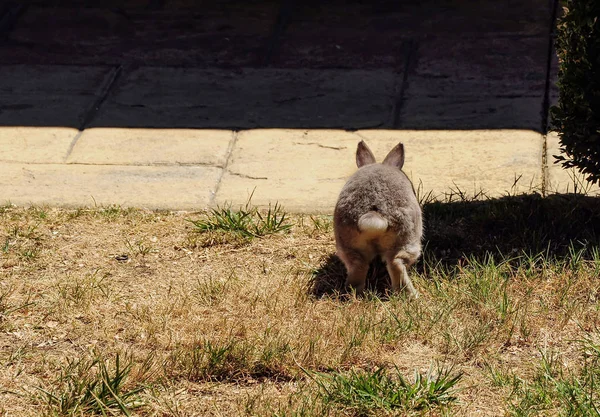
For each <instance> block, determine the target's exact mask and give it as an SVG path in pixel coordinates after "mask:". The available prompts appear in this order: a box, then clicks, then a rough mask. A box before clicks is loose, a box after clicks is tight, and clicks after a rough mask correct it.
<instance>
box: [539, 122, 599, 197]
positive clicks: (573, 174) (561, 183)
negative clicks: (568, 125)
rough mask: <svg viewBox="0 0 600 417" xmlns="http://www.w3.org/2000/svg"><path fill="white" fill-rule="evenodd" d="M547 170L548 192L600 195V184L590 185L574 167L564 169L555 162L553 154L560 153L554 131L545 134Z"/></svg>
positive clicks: (558, 141) (558, 142) (556, 135)
mask: <svg viewBox="0 0 600 417" xmlns="http://www.w3.org/2000/svg"><path fill="white" fill-rule="evenodd" d="M546 149H547V151H546V152H547V158H546V160H547V170H546V190H547V192H548V193H574V192H578V193H586V194H589V195H594V196H600V185H591V184H589V183H588V182H587V181H586V180H585V176H584V175H582V174H581V173H579V172H578V171H577V170H575V168H569V169H565V168H563V167H562V166H561V165H560V164H555V163H554V161H555V158H554V155H560V140H559V137H558V134H557V133H556V132H548V135H547V136H546Z"/></svg>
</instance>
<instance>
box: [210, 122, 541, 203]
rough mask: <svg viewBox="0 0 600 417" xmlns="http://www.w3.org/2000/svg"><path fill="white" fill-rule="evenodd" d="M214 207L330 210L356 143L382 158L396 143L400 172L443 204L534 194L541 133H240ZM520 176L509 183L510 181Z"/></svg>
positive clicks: (538, 184)
mask: <svg viewBox="0 0 600 417" xmlns="http://www.w3.org/2000/svg"><path fill="white" fill-rule="evenodd" d="M239 135H240V136H239V138H238V141H237V142H236V145H235V147H234V149H233V152H232V156H231V160H230V164H229V166H228V168H227V171H226V173H225V175H224V176H223V179H222V181H221V184H220V187H219V191H218V193H217V196H216V199H215V202H216V203H218V204H224V203H226V202H229V203H232V204H234V205H239V204H245V202H246V201H247V199H248V197H249V196H250V194H251V193H252V192H253V191H254V195H253V200H252V201H253V203H254V204H257V205H260V206H265V205H268V204H269V203H271V204H274V203H275V202H279V203H281V204H283V205H284V206H285V207H286V208H287V209H288V210H291V211H300V212H324V213H331V212H332V210H333V207H334V205H335V202H336V200H337V196H338V194H339V191H340V190H341V188H342V186H343V184H344V183H345V181H346V180H347V178H348V177H349V176H350V175H352V173H353V172H354V171H355V170H356V165H355V152H356V145H357V143H358V142H359V141H360V140H361V139H365V140H366V142H367V144H368V145H369V146H370V147H371V149H372V150H373V152H374V153H375V155H376V158H377V160H378V161H382V160H383V158H384V157H385V155H386V154H387V152H389V150H390V149H391V148H392V147H394V146H395V145H396V144H397V143H398V142H403V143H404V144H405V147H406V163H405V172H406V173H407V175H409V176H410V177H411V179H412V180H413V182H414V185H415V188H416V189H417V193H418V194H419V196H421V197H424V196H427V195H429V196H430V197H435V198H438V199H444V198H445V197H446V196H448V195H449V194H451V193H455V194H456V192H457V191H459V190H460V191H462V192H464V193H465V195H466V196H467V197H473V196H474V195H476V194H478V193H479V192H480V191H484V192H485V193H486V195H489V196H491V197H498V196H501V195H506V194H507V193H521V192H531V191H540V190H541V185H542V178H541V177H542V149H543V138H542V135H541V134H538V133H535V132H531V131H519V130H515V131H507V130H504V131H494V130H489V131H468V132H458V131H448V132H436V131H397V130H361V131H358V132H356V133H350V132H343V131H318V130H309V131H303V130H280V129H272V130H252V131H247V132H240V133H239ZM519 176H520V177H521V178H520V180H518V181H517V184H516V185H514V182H515V178H518V177H519Z"/></svg>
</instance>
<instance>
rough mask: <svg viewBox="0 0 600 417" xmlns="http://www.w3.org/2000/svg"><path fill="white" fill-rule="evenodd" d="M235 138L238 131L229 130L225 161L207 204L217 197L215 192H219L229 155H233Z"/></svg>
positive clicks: (210, 203)
mask: <svg viewBox="0 0 600 417" xmlns="http://www.w3.org/2000/svg"><path fill="white" fill-rule="evenodd" d="M237 140H238V132H236V131H235V130H232V131H231V140H230V141H229V145H228V146H227V151H226V152H225V163H224V164H223V167H221V173H220V175H219V177H218V178H217V183H216V184H215V189H214V191H213V192H212V193H211V196H210V198H209V200H208V205H209V206H212V205H213V204H214V202H215V200H216V198H217V193H218V192H219V190H220V188H221V183H222V182H223V176H224V175H225V172H227V167H228V166H229V162H230V161H231V157H232V155H233V148H235V145H236V143H237Z"/></svg>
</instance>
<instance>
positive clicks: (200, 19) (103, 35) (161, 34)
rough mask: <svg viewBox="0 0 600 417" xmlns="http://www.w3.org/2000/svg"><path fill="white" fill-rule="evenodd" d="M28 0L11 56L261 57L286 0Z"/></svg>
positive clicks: (116, 59)
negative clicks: (171, 3)
mask: <svg viewBox="0 0 600 417" xmlns="http://www.w3.org/2000/svg"><path fill="white" fill-rule="evenodd" d="M91 4H92V5H94V6H95V7H87V8H84V7H52V8H50V7H40V6H31V7H29V8H27V10H26V11H25V13H24V14H23V16H21V18H20V19H19V21H18V23H17V24H16V25H15V27H14V29H13V30H12V32H11V35H10V39H9V42H7V43H4V44H3V45H2V46H0V57H2V61H4V62H19V63H44V64H48V63H53V64H54V63H56V64H112V65H118V64H123V63H133V64H145V65H150V64H161V65H169V66H181V65H187V66H226V67H229V66H247V65H256V63H257V62H258V61H259V56H260V54H261V53H262V52H263V51H262V48H263V47H264V45H265V41H266V38H267V37H268V36H269V33H270V30H271V26H272V25H273V23H274V21H275V19H276V16H277V10H278V6H277V4H276V3H272V2H260V3H250V4H239V3H238V4H236V5H235V7H227V5H226V4H222V2H202V4H197V5H196V7H195V8H194V9H192V10H176V9H169V10H160V9H152V8H149V9H140V8H139V7H132V8H129V9H124V8H123V7H122V6H121V7H105V6H104V4H102V3H100V2H92V3H91Z"/></svg>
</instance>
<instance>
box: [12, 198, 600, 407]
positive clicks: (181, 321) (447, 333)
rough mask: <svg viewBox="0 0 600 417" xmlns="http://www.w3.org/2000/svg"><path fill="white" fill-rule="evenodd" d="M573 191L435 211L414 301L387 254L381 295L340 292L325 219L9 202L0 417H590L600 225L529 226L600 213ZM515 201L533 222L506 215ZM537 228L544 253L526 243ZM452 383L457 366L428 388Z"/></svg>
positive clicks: (429, 214)
mask: <svg viewBox="0 0 600 417" xmlns="http://www.w3.org/2000/svg"><path fill="white" fill-rule="evenodd" d="M577 198H578V200H577V203H576V204H575V205H574V203H573V201H572V200H569V201H568V202H567V203H566V206H565V207H563V206H560V207H562V208H555V206H556V204H557V203H556V202H555V201H552V200H545V199H540V200H536V199H533V200H529V199H527V198H525V199H523V200H520V201H516V200H515V201H512V200H511V201H504V202H491V203H490V204H489V205H487V206H480V205H479V204H480V203H474V204H475V205H473V206H469V207H466V206H465V207H463V206H461V205H460V204H467V203H466V202H462V203H460V204H459V205H458V206H456V205H446V206H439V205H437V203H436V204H432V205H430V206H428V208H426V213H425V214H426V221H427V219H429V223H427V224H428V225H430V226H429V227H428V239H429V241H428V245H427V247H428V248H429V249H426V254H427V256H426V257H425V260H424V261H422V262H421V263H420V265H419V267H418V268H417V270H416V271H415V270H413V271H412V274H413V276H414V283H415V286H416V287H417V288H419V291H420V293H421V298H420V299H418V300H417V301H414V302H407V301H406V300H405V299H404V298H403V297H402V296H387V295H386V294H385V287H386V282H385V279H384V278H382V277H383V273H382V271H383V269H382V268H381V266H380V265H374V266H373V268H372V273H371V278H370V282H371V288H372V290H373V292H371V293H370V294H368V295H367V296H366V297H364V298H361V299H356V298H353V297H352V296H351V295H344V294H341V295H340V294H339V292H338V290H340V289H341V283H342V282H343V279H344V278H343V268H341V265H340V264H339V261H337V260H336V258H334V257H332V256H331V254H332V253H333V252H334V242H333V237H332V230H331V222H330V219H328V218H326V217H310V216H304V217H299V216H292V217H291V218H290V221H291V222H292V223H293V224H294V226H293V227H292V228H291V230H289V231H288V232H285V231H284V232H283V233H277V234H273V235H269V236H265V237H262V238H254V239H247V238H245V237H240V236H239V235H236V234H235V233H231V232H219V231H218V230H210V231H207V232H205V233H199V232H198V231H196V230H195V227H194V225H193V224H192V223H191V222H189V221H186V220H188V219H192V220H197V219H201V218H203V216H205V214H203V213H156V212H147V211H141V210H122V209H119V208H118V207H108V208H102V209H94V210H58V209H42V208H28V209H23V208H15V207H11V206H5V207H3V208H0V414H1V415H7V416H8V415H11V416H39V415H44V414H46V415H89V414H91V413H99V414H102V413H105V414H107V415H111V414H112V413H117V414H118V413H125V414H127V413H129V414H131V415H143V416H146V415H148V416H150V415H158V416H171V415H173V416H193V415H195V416H197V415H210V416H229V415H256V416H292V415H294V416H313V415H330V416H338V415H339V416H341V415H344V416H347V415H413V414H414V415H489V416H498V415H558V414H563V415H595V414H594V413H597V411H594V409H593V404H594V403H595V397H596V396H597V395H598V394H600V390H599V389H598V388H597V387H598V382H600V381H598V377H599V376H600V366H599V365H598V359H599V358H600V348H599V346H600V333H599V331H598V324H599V322H598V296H599V292H598V284H597V279H598V276H599V274H600V255H599V253H600V252H599V251H598V249H597V242H598V240H595V241H594V240H593V239H594V238H595V237H596V236H597V235H596V232H597V231H596V229H594V228H591V229H590V228H588V229H587V230H586V231H585V236H584V235H579V236H575V237H573V236H571V235H569V236H568V239H563V240H562V241H557V240H556V239H554V238H553V239H549V238H548V236H549V235H548V233H546V232H545V229H544V227H546V226H540V225H539V224H538V225H537V226H535V225H534V226H532V224H533V223H532V220H531V219H530V220H527V219H528V218H529V217H530V216H531V213H532V212H536V211H535V210H538V211H540V210H541V211H542V212H544V213H545V211H546V209H544V207H542V208H540V206H539V205H540V204H542V205H543V204H549V205H550V206H551V207H553V208H552V210H556V213H559V212H560V211H559V210H562V209H564V210H570V213H571V215H576V216H579V217H580V218H581V219H582V220H581V221H586V222H587V221H589V219H590V216H591V217H592V219H594V216H599V215H600V214H598V213H600V211H594V210H596V208H597V207H598V202H597V201H596V200H589V201H588V200H585V201H584V200H580V199H579V197H577ZM532 201H533V202H532ZM535 201H538V205H535V204H534V203H535ZM517 205H518V206H519V207H523V210H522V213H524V214H523V215H522V216H521V217H520V219H521V220H523V219H525V220H523V222H525V223H527V222H529V223H527V224H529V226H528V227H530V229H527V230H523V231H522V232H521V233H520V234H519V232H518V228H519V227H521V224H522V222H520V221H519V220H518V219H516V218H515V219H514V221H512V222H511V223H512V224H514V230H512V229H511V230H509V229H507V227H508V226H507V225H508V223H509V222H506V220H505V219H504V218H502V219H501V224H500V226H501V227H499V226H498V225H497V224H494V223H493V222H494V221H495V220H494V219H498V218H499V211H498V210H500V211H501V210H507V209H506V207H509V208H510V210H512V209H513V208H514V207H515V206H517ZM444 207H445V208H444ZM511 207H512V208H511ZM534 207H535V210H533V208H534ZM577 210H583V211H584V212H585V213H588V215H587V216H580V214H578V212H577ZM586 210H587V211H586ZM486 213H487V215H486ZM560 213H562V212H560ZM573 213H575V214H573ZM589 213H592V214H589ZM546 214H547V213H546ZM561 215H562V214H561ZM528 216H529V217H528ZM500 217H502V216H500ZM550 217H551V216H550ZM596 220H597V218H596ZM571 221H572V219H571ZM490 222H492V225H491V226H490ZM557 222H558V221H556V222H555V223H554V225H553V227H554V228H556V227H559V226H560V224H558V225H557ZM571 224H572V223H571ZM434 226H435V230H432V229H431V228H432V227H434ZM536 227H537V228H536ZM571 227H573V228H577V227H578V225H574V226H573V224H572V226H571ZM533 229H535V230H533ZM482 230H485V232H482ZM469 233H477V235H476V236H475V235H474V236H473V237H472V239H471V242H472V245H471V246H468V245H466V243H465V242H466V241H467V238H468V236H469ZM481 233H487V235H485V236H481V235H480V234H481ZM511 233H512V234H511ZM532 233H533V234H534V236H533V237H531V236H530V235H531V234H532ZM536 233H537V234H538V235H540V234H544V233H545V237H544V236H538V237H537V238H536V236H535V234H536ZM582 233H583V232H582ZM457 236H458V237H457ZM461 236H462V237H461ZM499 236H504V240H503V239H501V238H500V237H499ZM519 236H520V237H519ZM523 236H525V238H523ZM530 237H531V239H539V240H540V242H538V243H539V244H540V245H541V247H547V248H549V249H547V250H546V251H542V252H541V253H540V254H538V253H536V252H535V251H529V253H527V252H523V251H524V249H525V247H523V246H524V245H527V239H529V238H530ZM459 238H460V239H461V240H460V241H459V240H457V239H459ZM584 238H585V239H584ZM453 239H454V241H456V242H457V243H459V244H460V245H462V247H461V250H460V253H458V252H456V251H454V250H452V251H451V250H449V249H448V247H447V246H448V245H451V241H452V240H453ZM544 239H546V240H547V241H545V240H544ZM486 241H489V242H492V244H493V245H494V246H492V247H491V248H487V247H485V245H484V243H483V242H486ZM499 242H504V243H506V242H509V243H507V245H509V247H510V245H512V247H513V248H516V249H515V250H514V251H512V250H507V248H506V247H504V248H502V247H501V246H500V245H499V244H498V243H499ZM517 243H518V245H517ZM494 247H496V248H498V247H500V248H501V249H500V251H501V252H503V253H505V254H506V255H501V254H500V252H499V250H498V249H496V250H495V249H494ZM594 248H595V249H594ZM535 249H537V246H536V248H535ZM117 357H118V358H119V366H117V363H116V361H117ZM381 369H383V370H384V371H380V370H381ZM377 372H380V374H377ZM381 372H383V374H384V375H386V376H385V378H388V379H385V378H383V377H381V375H382V374H381ZM415 372H417V378H416V379H415ZM439 375H447V377H448V380H450V379H451V378H453V377H455V376H457V375H461V376H460V377H459V378H458V379H457V380H456V383H457V385H456V386H454V387H450V390H449V392H450V393H448V392H446V393H441V394H439V395H438V394H435V395H434V394H431V395H430V396H429V397H428V396H427V395H429V394H427V392H428V391H427V389H425V390H423V387H429V385H427V384H429V383H430V382H428V381H434V380H435V379H436V378H437V377H438V376H439ZM332 378H333V379H332ZM360 378H362V380H361V379H360ZM377 378H380V379H377ZM381 378H383V379H381ZM419 378H422V379H421V382H419ZM423 378H424V379H423ZM442 382H444V381H442ZM432 383H433V382H432ZM332 384H334V385H332ZM336 384H337V385H336ZM357 384H358V385H360V384H362V385H361V386H362V387H363V388H364V387H365V386H368V388H364V389H363V390H362V391H361V390H360V389H358V388H356V387H357V386H358V385H357ZM365 384H366V385H365ZM378 384H379V385H378ZM382 384H383V385H382ZM419 384H420V385H419ZM594 384H596V385H594ZM384 385H385V387H384V388H381V387H383V386H384ZM332 386H334V387H337V388H336V389H335V390H334V391H335V392H328V391H327V387H332ZM441 386H443V384H442V385H441ZM341 387H345V388H344V389H346V388H348V390H349V391H348V392H349V394H348V395H347V396H343V395H342V394H341V393H342V392H343V389H342V388H341ZM390 387H392V388H390ZM380 388H381V389H382V390H380ZM434 388H435V387H434ZM370 389H372V390H374V391H373V392H372V394H373V395H371V396H368V395H367V394H368V391H369V390H370ZM378 390H380V391H378ZM411 390H413V391H414V392H415V394H411V392H412V391H411ZM330 391H331V390H330ZM365 392H367V394H365ZM388 392H389V393H391V394H390V395H392V394H394V393H398V392H400V393H401V394H402V395H400V396H399V397H398V398H400V399H398V398H397V397H393V398H390V399H389V401H388V400H386V401H387V402H385V401H384V402H377V401H379V400H377V401H375V400H374V398H380V397H381V398H384V397H385V395H387V394H385V393H388ZM432 392H435V393H437V392H438V391H435V389H433V388H432ZM440 392H441V391H440ZM357 393H358V394H357ZM359 394H360V395H359ZM426 394H427V395H426ZM394 395H395V394H394ZM367 397H369V399H365V398H367ZM451 397H457V401H446V402H444V401H441V400H442V399H443V398H451ZM385 398H387V397H385ZM394 401H396V402H395V403H394ZM390 404H392V405H393V404H400V405H399V406H398V407H396V408H395V407H394V406H392V405H390ZM578 404H579V405H581V407H580V408H577V409H576V408H573V407H575V406H576V405H578ZM568 407H571V409H569V408H568ZM585 407H587V408H585ZM586 410H587V411H586ZM586 413H587V414H586Z"/></svg>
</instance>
